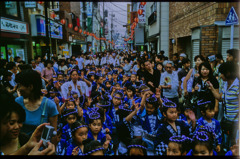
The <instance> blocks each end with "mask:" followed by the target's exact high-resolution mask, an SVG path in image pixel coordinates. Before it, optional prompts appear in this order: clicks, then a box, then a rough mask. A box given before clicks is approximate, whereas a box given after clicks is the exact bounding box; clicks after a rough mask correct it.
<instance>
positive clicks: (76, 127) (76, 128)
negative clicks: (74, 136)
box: [71, 125, 88, 132]
mask: <svg viewBox="0 0 240 159" xmlns="http://www.w3.org/2000/svg"><path fill="white" fill-rule="evenodd" d="M83 127H86V128H87V127H88V126H87V125H81V126H78V127H76V128H74V129H72V130H71V132H74V131H75V130H77V129H80V128H83Z"/></svg>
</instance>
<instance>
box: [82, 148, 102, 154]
mask: <svg viewBox="0 0 240 159" xmlns="http://www.w3.org/2000/svg"><path fill="white" fill-rule="evenodd" d="M100 150H104V148H103V147H100V148H97V149H95V150H92V151H89V152H88V153H85V154H84V156H86V155H90V154H92V153H94V152H97V151H100Z"/></svg>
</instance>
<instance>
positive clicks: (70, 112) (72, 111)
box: [63, 111, 78, 117]
mask: <svg viewBox="0 0 240 159" xmlns="http://www.w3.org/2000/svg"><path fill="white" fill-rule="evenodd" d="M74 113H78V112H77V111H72V112H70V113H67V114H64V115H63V117H66V116H68V115H71V114H74Z"/></svg>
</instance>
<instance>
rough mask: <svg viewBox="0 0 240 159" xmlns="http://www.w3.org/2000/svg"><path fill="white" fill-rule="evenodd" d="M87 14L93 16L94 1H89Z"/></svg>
mask: <svg viewBox="0 0 240 159" xmlns="http://www.w3.org/2000/svg"><path fill="white" fill-rule="evenodd" d="M87 16H88V17H91V16H92V2H87Z"/></svg>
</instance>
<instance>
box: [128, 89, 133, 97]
mask: <svg viewBox="0 0 240 159" xmlns="http://www.w3.org/2000/svg"><path fill="white" fill-rule="evenodd" d="M127 96H128V97H132V96H133V91H132V90H131V89H128V90H127Z"/></svg>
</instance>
